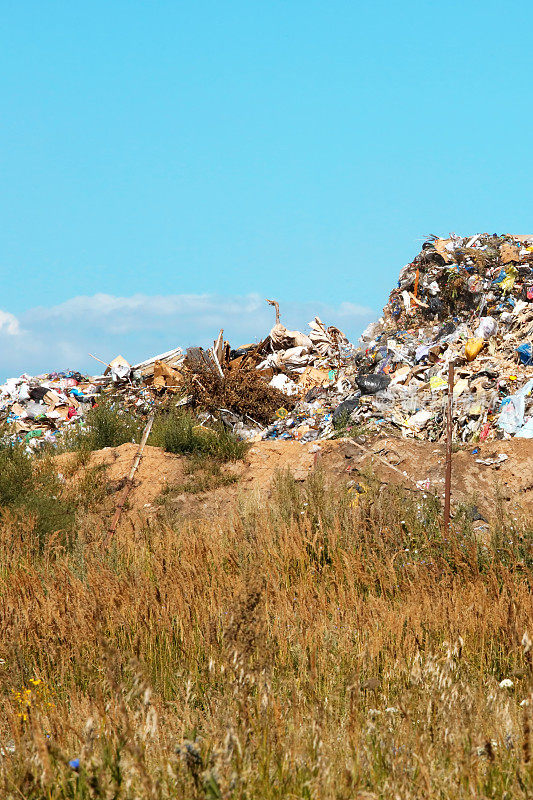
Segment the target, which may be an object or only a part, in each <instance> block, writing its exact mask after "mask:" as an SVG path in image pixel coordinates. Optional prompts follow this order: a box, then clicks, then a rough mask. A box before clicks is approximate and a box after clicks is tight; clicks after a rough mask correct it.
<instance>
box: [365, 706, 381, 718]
mask: <svg viewBox="0 0 533 800" xmlns="http://www.w3.org/2000/svg"><path fill="white" fill-rule="evenodd" d="M380 714H381V711H380V710H379V708H369V709H368V716H369V717H379V715H380Z"/></svg>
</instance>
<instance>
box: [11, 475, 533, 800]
mask: <svg viewBox="0 0 533 800" xmlns="http://www.w3.org/2000/svg"><path fill="white" fill-rule="evenodd" d="M6 464H7V466H6ZM9 469H13V470H14V472H13V474H11V477H9V475H10V473H9ZM20 469H22V467H21V466H20V464H19V465H18V466H17V465H15V466H14V467H13V468H11V467H9V464H8V462H7V461H6V462H5V463H4V464H3V468H2V470H0V498H1V497H3V501H2V511H1V534H0V596H1V607H0V625H1V630H2V637H1V643H0V658H1V661H0V677H1V692H2V709H3V710H2V714H1V715H0V796H1V797H2V798H9V800H11V798H13V800H15V798H18V799H19V800H22V798H24V800H45V799H46V800H52V799H53V800H56V798H57V800H66V799H67V798H69V800H74V799H76V800H78V799H79V800H89V798H91V799H93V798H94V799H95V800H104V799H105V800H112V799H113V798H116V799H117V800H118V799H119V798H120V799H122V798H123V799H124V800H126V799H127V800H156V799H157V800H159V799H161V800H163V798H165V799H166V798H193V799H197V800H215V799H217V798H224V800H226V799H228V800H229V798H239V799H240V798H242V799H244V798H249V800H252V798H273V799H274V798H279V799H280V800H281V798H291V800H292V798H316V799H317V800H318V799H319V798H320V800H329V799H330V798H331V800H343V799H346V800H349V799H351V798H360V800H363V799H364V800H370V799H371V798H391V799H392V798H394V799H395V800H396V799H397V798H401V799H402V800H407V799H408V798H417V799H418V798H439V799H441V798H450V799H451V798H454V799H455V798H520V797H524V798H526V797H531V796H532V795H533V754H532V752H531V748H532V747H533V743H532V741H531V715H532V711H533V696H532V691H533V669H532V653H533V651H532V649H531V643H530V639H529V636H531V637H532V638H533V603H532V596H531V577H532V565H533V559H532V550H531V541H532V540H531V530H528V529H527V527H525V526H523V525H521V523H520V522H518V523H516V522H513V523H512V524H511V523H510V522H509V521H508V520H506V519H505V518H504V516H503V514H502V515H501V517H500V519H499V520H498V521H497V522H496V523H495V524H494V525H493V526H492V528H491V530H490V533H488V534H487V535H486V537H485V538H484V540H483V541H481V540H480V539H479V537H478V536H477V535H476V534H475V532H474V531H473V530H472V528H471V523H470V521H469V517H468V514H467V513H464V514H463V513H458V514H457V515H456V517H455V519H454V523H453V528H452V531H451V534H450V536H449V537H444V536H443V533H442V529H441V514H440V509H439V508H438V505H437V503H436V501H435V500H434V499H433V498H431V497H426V498H425V497H423V496H422V495H421V494H418V495H415V494H410V495H409V494H407V495H406V494H404V493H402V492H401V490H399V489H393V488H383V487H381V488H380V487H379V486H378V485H376V486H375V487H374V486H372V481H371V480H370V481H369V490H368V491H366V492H365V493H362V494H357V493H356V492H353V491H350V490H348V489H346V488H339V486H337V485H331V483H330V484H328V483H327V482H326V480H325V479H324V477H323V476H322V475H321V474H320V472H318V473H315V474H313V475H311V477H310V478H309V479H308V480H307V481H306V482H303V483H302V482H296V481H294V480H293V479H292V478H291V476H290V475H289V474H288V473H279V474H278V475H277V477H276V478H275V481H274V485H273V488H272V493H271V497H270V501H269V503H268V504H265V503H264V502H260V501H258V500H254V499H249V500H247V501H246V502H245V503H244V504H242V505H241V507H239V508H237V509H236V510H235V513H234V514H232V515H228V516H227V517H226V518H224V519H219V520H217V521H216V522H213V521H212V520H206V519H191V518H188V519H184V518H181V517H180V516H178V515H177V513H176V512H174V511H173V510H172V509H171V508H169V509H168V511H166V510H165V506H164V503H163V505H162V506H161V513H160V515H159V516H158V517H157V519H155V520H152V521H148V522H147V523H146V525H145V526H144V527H142V526H141V527H138V528H137V529H136V530H132V529H131V528H127V527H124V528H123V529H119V531H118V533H117V535H116V537H115V538H114V540H113V542H112V545H111V547H110V548H109V549H108V550H104V549H102V545H101V543H102V540H103V538H104V533H105V522H106V520H105V518H102V515H101V513H99V508H100V506H101V504H102V498H103V497H104V496H105V485H104V484H105V476H104V473H103V472H102V471H100V472H98V471H93V472H89V473H88V474H87V477H86V480H85V481H84V482H83V484H81V485H77V487H76V494H72V491H73V490H72V489H69V490H68V491H67V489H65V485H64V484H61V482H59V483H58V482H57V480H56V477H55V475H54V474H53V469H52V468H51V467H50V464H49V463H47V462H46V460H44V461H43V462H42V464H41V465H40V467H39V469H38V473H39V475H40V477H39V479H38V481H37V483H34V484H31V487H32V488H31V491H30V489H29V488H27V489H26V495H27V496H26V500H25V502H24V503H17V502H16V492H15V493H13V488H12V487H13V481H15V482H16V481H17V480H20V475H19V473H18V472H17V470H19V472H20ZM17 475H18V477H17ZM2 476H3V478H2ZM6 476H7V477H6ZM2 481H3V483H2ZM28 485H29V484H28ZM10 487H11V494H10ZM2 491H3V495H2ZM69 492H70V494H69ZM56 517H57V519H56Z"/></svg>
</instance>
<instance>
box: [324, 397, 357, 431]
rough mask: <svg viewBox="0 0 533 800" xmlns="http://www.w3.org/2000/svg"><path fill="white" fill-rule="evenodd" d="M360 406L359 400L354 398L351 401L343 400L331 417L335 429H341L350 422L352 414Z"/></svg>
mask: <svg viewBox="0 0 533 800" xmlns="http://www.w3.org/2000/svg"><path fill="white" fill-rule="evenodd" d="M358 405H359V398H358V397H354V398H352V399H351V400H343V401H342V403H339V405H338V406H337V408H336V409H335V411H334V412H333V414H332V416H331V420H332V422H333V425H334V427H338V426H339V427H340V426H342V425H345V424H346V423H347V422H348V419H349V417H350V414H351V413H352V411H353V410H354V409H355V408H357V406H358Z"/></svg>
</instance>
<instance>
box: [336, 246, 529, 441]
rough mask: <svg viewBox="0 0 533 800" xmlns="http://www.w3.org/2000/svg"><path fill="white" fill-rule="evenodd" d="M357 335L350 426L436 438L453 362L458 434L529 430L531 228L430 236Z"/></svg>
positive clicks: (473, 437) (478, 437) (481, 436)
mask: <svg viewBox="0 0 533 800" xmlns="http://www.w3.org/2000/svg"><path fill="white" fill-rule="evenodd" d="M361 342H362V348H361V350H360V351H359V352H358V353H357V356H356V363H357V369H358V375H357V377H356V378H355V382H356V383H357V385H358V386H359V388H360V390H361V396H360V397H359V403H358V406H357V408H356V410H355V411H354V412H353V413H352V415H351V419H352V421H353V423H354V424H364V425H366V426H367V427H369V428H370V429H374V430H376V429H377V430H379V429H387V428H390V427H391V426H392V427H393V428H395V429H396V430H397V431H398V432H401V434H403V435H408V436H415V437H419V438H425V439H429V440H432V441H436V440H438V439H441V438H442V437H443V434H444V416H445V413H444V407H445V402H446V396H447V384H448V381H447V373H448V365H449V364H450V362H453V364H454V365H455V380H454V387H453V420H454V436H455V439H456V441H462V442H477V441H484V440H486V439H494V438H508V437H509V436H519V437H525V438H531V437H532V436H533V395H532V389H533V369H532V366H533V348H532V342H533V236H508V235H505V236H497V235H489V234H478V235H476V236H472V237H466V238H462V237H459V236H456V235H454V234H452V235H451V236H450V238H448V239H439V238H437V237H431V238H429V239H428V240H427V241H426V242H425V243H424V245H423V247H422V250H421V252H420V253H419V254H418V255H417V256H416V258H415V259H414V260H413V261H412V262H411V263H410V264H407V266H405V267H404V268H403V269H402V271H401V272H400V276H399V280H398V285H397V287H396V288H395V289H393V291H392V292H391V294H390V297H389V301H388V303H387V305H386V306H385V308H384V309H383V315H382V316H381V318H380V319H379V320H378V321H377V322H375V323H373V324H371V325H369V326H368V328H367V329H366V331H365V332H364V334H363V336H362V339H361ZM370 378H372V380H374V381H376V382H377V381H379V382H380V383H379V389H378V391H377V392H375V386H374V385H373V386H370V387H369V386H368V384H367V383H366V381H368V380H369V379H370Z"/></svg>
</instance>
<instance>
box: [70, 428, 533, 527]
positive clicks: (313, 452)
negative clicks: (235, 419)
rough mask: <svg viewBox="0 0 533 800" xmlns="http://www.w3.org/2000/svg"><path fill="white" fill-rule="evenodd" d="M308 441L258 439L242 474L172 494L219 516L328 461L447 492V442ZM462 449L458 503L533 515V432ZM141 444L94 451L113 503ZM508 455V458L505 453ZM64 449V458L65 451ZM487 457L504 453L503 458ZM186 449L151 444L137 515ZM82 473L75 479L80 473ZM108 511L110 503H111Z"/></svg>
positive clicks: (341, 473) (351, 475)
mask: <svg viewBox="0 0 533 800" xmlns="http://www.w3.org/2000/svg"><path fill="white" fill-rule="evenodd" d="M318 445H319V448H320V449H317V446H316V445H315V444H314V443H313V444H300V443H299V442H294V441H263V442H260V443H258V444H255V445H253V447H251V448H250V450H249V451H248V453H247V455H246V457H245V459H244V460H243V461H242V462H238V463H235V464H228V465H226V466H224V467H223V471H225V472H229V473H232V474H233V475H235V476H236V477H237V481H236V482H235V483H233V484H231V485H229V486H223V487H221V488H218V489H214V490H211V491H208V492H202V493H199V494H189V493H183V494H176V493H175V492H174V493H173V494H172V503H173V505H174V507H175V508H176V510H178V511H179V512H180V513H182V514H184V515H186V516H189V515H190V516H208V517H212V518H215V517H217V516H220V515H224V514H229V513H230V512H231V509H232V507H234V506H235V504H236V503H237V502H239V501H242V500H243V499H244V498H246V496H248V497H249V496H251V494H252V493H255V494H256V495H257V496H259V497H263V498H265V499H267V498H268V494H269V490H270V486H271V482H272V479H273V478H274V476H275V474H276V472H277V471H278V470H285V469H289V470H290V471H291V472H292V474H293V475H294V477H295V478H296V480H302V481H303V480H305V478H306V477H307V476H308V475H309V473H310V472H311V471H312V470H314V469H316V468H320V469H322V470H323V472H324V473H325V474H326V476H327V477H329V478H330V479H332V482H345V481H349V480H354V479H355V480H358V479H359V478H360V476H361V474H362V475H365V474H366V473H368V472H369V471H372V472H373V474H374V475H376V476H377V477H378V479H379V480H380V481H381V482H383V483H393V484H399V485H403V486H405V487H406V488H408V489H410V490H413V491H418V490H420V489H426V490H428V491H430V492H433V493H435V494H437V495H439V496H441V497H443V495H444V460H445V453H444V446H443V445H439V444H435V443H432V442H423V441H415V440H411V439H396V438H374V439H366V440H365V439H359V440H353V441H352V440H348V439H339V440H335V441H324V442H319V443H318ZM474 449H475V448H474V447H469V448H466V449H464V450H460V451H458V452H456V453H454V454H453V457H452V500H453V502H454V503H459V502H463V501H466V502H471V501H474V502H475V503H476V505H477V507H478V508H479V510H480V511H481V513H482V514H483V515H485V516H486V517H487V518H488V519H490V517H491V516H492V515H493V514H494V512H495V508H496V502H497V501H496V498H497V497H498V496H499V497H501V498H502V500H503V504H504V506H505V508H506V511H507V512H508V513H509V514H510V515H511V516H517V515H518V514H525V515H526V516H527V517H531V518H533V444H532V443H531V442H529V441H528V440H526V439H514V440H511V441H507V442H489V443H484V444H481V445H478V446H477V450H478V452H477V453H473V452H472V451H473V450H474ZM136 452H137V445H134V444H124V445H122V446H121V447H116V448H105V449H104V450H98V451H95V452H94V453H93V454H92V455H91V459H90V462H89V464H90V466H95V465H98V464H106V465H107V471H106V474H107V479H108V481H109V483H110V488H111V489H112V490H114V491H113V492H112V493H111V495H110V507H111V508H112V507H113V506H114V505H115V504H116V502H118V499H119V498H120V496H121V495H120V490H121V487H122V486H123V482H124V478H125V477H126V476H127V474H128V473H129V470H130V468H131V464H132V462H133V459H134V457H135V455H136ZM502 454H503V455H504V456H507V459H506V460H503V459H502V458H501V455H502ZM68 458H71V456H69V455H65V456H58V462H59V466H61V464H62V459H68ZM478 459H482V460H484V461H491V460H497V459H501V460H498V461H497V463H495V464H482V463H479V462H478ZM185 463H186V461H185V459H184V458H183V457H182V456H176V455H172V454H170V453H165V452H163V451H162V450H160V449H159V448H157V447H150V446H147V447H146V448H145V451H144V455H143V458H142V460H141V463H140V466H139V469H138V471H137V473H136V475H135V482H134V487H133V489H132V491H131V493H130V496H129V499H128V506H127V512H126V514H127V516H128V517H129V522H130V523H131V522H133V521H134V520H135V519H141V518H142V517H144V516H145V515H148V516H152V515H153V514H156V513H158V510H159V509H160V505H159V504H158V502H157V500H158V498H159V497H160V495H161V493H162V492H163V491H164V490H165V488H166V487H167V486H173V485H179V484H183V483H184V482H185V481H186V480H187V476H186V473H185V470H184V467H185ZM77 477H79V473H78V475H76V474H75V475H74V476H73V477H72V478H71V479H72V480H76V479H77ZM103 511H104V513H108V509H105V510H104V509H103Z"/></svg>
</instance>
